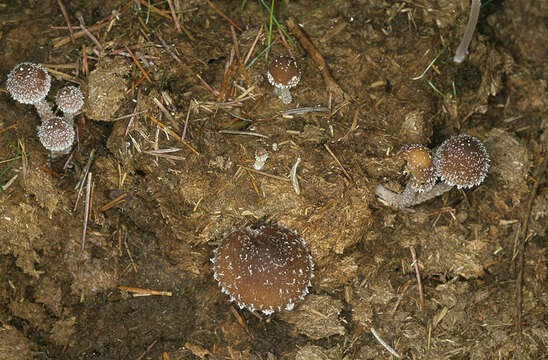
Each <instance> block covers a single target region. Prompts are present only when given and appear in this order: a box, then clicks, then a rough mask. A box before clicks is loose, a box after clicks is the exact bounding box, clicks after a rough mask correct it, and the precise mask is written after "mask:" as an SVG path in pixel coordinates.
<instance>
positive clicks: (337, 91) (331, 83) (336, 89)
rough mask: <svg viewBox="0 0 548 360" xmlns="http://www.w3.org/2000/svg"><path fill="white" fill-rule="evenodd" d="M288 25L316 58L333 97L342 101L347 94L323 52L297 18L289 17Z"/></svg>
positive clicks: (316, 62)
mask: <svg viewBox="0 0 548 360" xmlns="http://www.w3.org/2000/svg"><path fill="white" fill-rule="evenodd" d="M287 26H288V27H289V30H290V31H291V32H292V33H293V35H295V37H296V38H297V39H298V40H299V42H300V43H301V45H302V47H303V48H304V49H305V50H306V51H307V52H308V53H309V54H310V56H311V57H312V60H314V63H315V64H316V66H317V67H318V70H320V72H321V73H322V76H323V80H324V82H325V87H326V88H327V91H328V92H329V93H332V94H333V98H334V99H335V101H337V102H341V101H342V100H343V98H344V95H345V94H344V91H343V90H342V89H341V87H340V86H339V85H338V84H337V82H336V81H335V79H333V77H332V76H331V74H330V73H329V69H328V68H327V64H326V62H325V59H324V58H323V56H322V54H321V53H320V52H319V51H318V49H317V48H316V46H314V44H313V43H312V41H310V39H309V38H308V36H307V35H306V33H305V32H304V31H303V29H301V27H300V26H299V25H297V24H296V23H295V20H293V19H291V18H290V19H288V20H287Z"/></svg>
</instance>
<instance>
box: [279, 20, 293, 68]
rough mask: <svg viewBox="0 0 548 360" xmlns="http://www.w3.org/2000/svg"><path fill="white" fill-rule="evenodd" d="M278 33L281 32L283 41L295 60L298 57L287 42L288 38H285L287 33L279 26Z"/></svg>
mask: <svg viewBox="0 0 548 360" xmlns="http://www.w3.org/2000/svg"><path fill="white" fill-rule="evenodd" d="M278 34H280V38H281V39H282V43H283V44H284V46H285V48H286V49H287V52H288V53H289V55H290V56H291V58H293V60H295V59H296V57H295V54H294V53H293V50H292V49H291V46H289V44H288V43H287V40H286V39H285V35H284V33H283V31H282V29H281V28H280V27H279V26H278Z"/></svg>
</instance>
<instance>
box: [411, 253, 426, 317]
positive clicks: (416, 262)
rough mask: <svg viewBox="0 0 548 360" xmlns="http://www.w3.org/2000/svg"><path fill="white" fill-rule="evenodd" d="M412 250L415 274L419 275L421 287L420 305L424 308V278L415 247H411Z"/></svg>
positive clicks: (418, 280) (419, 285)
mask: <svg viewBox="0 0 548 360" xmlns="http://www.w3.org/2000/svg"><path fill="white" fill-rule="evenodd" d="M409 250H410V251H411V258H412V259H413V266H414V267H415V274H416V275H417V286H418V288H419V305H420V309H421V310H423V309H424V293H423V291H422V280H421V273H420V271H419V263H418V261H417V254H416V253H415V248H414V247H411V248H409Z"/></svg>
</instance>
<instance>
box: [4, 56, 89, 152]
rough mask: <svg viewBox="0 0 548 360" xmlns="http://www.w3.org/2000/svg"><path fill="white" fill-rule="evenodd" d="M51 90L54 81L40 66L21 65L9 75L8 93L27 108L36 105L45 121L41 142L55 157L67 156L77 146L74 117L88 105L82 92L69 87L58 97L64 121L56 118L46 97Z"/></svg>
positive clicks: (40, 136)
mask: <svg viewBox="0 0 548 360" xmlns="http://www.w3.org/2000/svg"><path fill="white" fill-rule="evenodd" d="M50 87H51V77H50V75H49V74H48V72H47V70H46V69H44V68H43V67H42V66H41V65H39V64H33V63H29V62H24V63H21V64H19V65H17V66H15V68H13V70H12V71H11V72H10V73H9V74H8V81H7V90H8V92H9V93H10V95H11V97H12V98H13V99H14V100H15V101H18V102H20V103H23V104H32V105H34V106H35V107H36V111H37V112H38V115H39V116H40V119H41V120H42V124H41V126H40V127H39V129H38V138H39V139H40V142H41V143H42V145H43V146H44V147H45V148H46V149H47V150H49V151H51V152H52V153H61V154H66V153H68V152H69V151H70V149H71V147H72V143H73V142H74V137H75V132H74V125H73V118H74V114H76V113H77V112H78V111H79V110H80V109H81V108H82V106H83V104H84V97H83V95H82V92H81V91H80V89H78V88H77V87H74V86H65V87H64V88H62V89H61V90H59V92H58V93H57V97H56V104H57V107H58V108H59V110H61V111H62V112H63V113H64V117H63V118H61V117H58V116H55V114H54V113H53V111H52V110H51V107H50V105H49V104H48V102H47V101H46V96H47V94H48V92H49V90H50Z"/></svg>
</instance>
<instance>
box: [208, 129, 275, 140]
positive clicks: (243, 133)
mask: <svg viewBox="0 0 548 360" xmlns="http://www.w3.org/2000/svg"><path fill="white" fill-rule="evenodd" d="M219 133H221V134H231V135H249V136H256V137H260V138H264V139H268V136H267V135H263V134H259V133H256V132H252V131H240V130H219Z"/></svg>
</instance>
